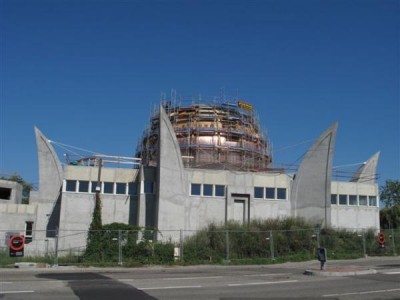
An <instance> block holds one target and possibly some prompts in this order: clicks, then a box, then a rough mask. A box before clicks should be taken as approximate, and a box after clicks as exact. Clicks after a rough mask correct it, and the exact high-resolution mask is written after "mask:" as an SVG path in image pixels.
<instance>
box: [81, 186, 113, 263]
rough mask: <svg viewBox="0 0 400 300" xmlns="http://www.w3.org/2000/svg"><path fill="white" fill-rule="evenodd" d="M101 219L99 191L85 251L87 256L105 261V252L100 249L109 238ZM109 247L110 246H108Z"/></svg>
mask: <svg viewBox="0 0 400 300" xmlns="http://www.w3.org/2000/svg"><path fill="white" fill-rule="evenodd" d="M102 230H103V226H102V220H101V199H100V195H99V193H96V195H95V207H94V210H93V215H92V222H91V223H90V227H89V232H88V236H87V247H86V251H85V257H86V258H87V259H90V260H93V259H98V260H100V261H103V260H104V259H105V256H104V252H103V251H99V249H104V248H102V247H103V246H104V243H105V242H106V241H108V240H107V238H108V237H107V236H105V234H104V232H103V231H102ZM107 249H108V248H107Z"/></svg>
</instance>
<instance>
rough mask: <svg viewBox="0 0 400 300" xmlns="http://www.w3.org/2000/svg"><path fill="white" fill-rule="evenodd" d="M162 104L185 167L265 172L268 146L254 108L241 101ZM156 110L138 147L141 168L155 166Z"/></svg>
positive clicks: (268, 158)
mask: <svg viewBox="0 0 400 300" xmlns="http://www.w3.org/2000/svg"><path fill="white" fill-rule="evenodd" d="M175 102H176V101H174V103H173V102H172V101H162V106H163V108H164V110H165V112H166V113H167V115H168V117H169V120H170V122H171V125H172V127H173V129H174V131H175V134H176V138H177V141H178V144H179V147H180V150H181V155H182V160H183V163H184V166H185V167H187V168H202V169H217V170H220V169H223V170H239V171H254V172H259V171H266V170H267V169H268V166H269V164H270V163H271V161H272V157H271V154H270V153H271V151H270V146H269V144H268V141H267V138H266V136H265V134H264V133H263V132H262V130H261V129H260V124H259V121H258V118H257V115H256V112H255V111H254V109H253V106H252V105H251V104H249V103H246V102H243V101H235V102H226V101H219V103H218V102H216V101H214V102H212V103H201V104H199V103H192V104H190V105H182V104H176V103H175ZM158 132H159V111H158V110H156V111H155V112H154V113H153V115H152V116H151V119H150V126H149V128H148V129H147V130H145V131H144V133H143V136H142V138H141V139H140V141H139V144H138V148H137V154H136V155H137V157H140V158H141V159H142V163H143V164H144V165H149V166H155V165H157V157H158Z"/></svg>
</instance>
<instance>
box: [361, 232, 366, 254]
mask: <svg viewBox="0 0 400 300" xmlns="http://www.w3.org/2000/svg"><path fill="white" fill-rule="evenodd" d="M362 243H363V252H364V257H367V246H366V242H365V232H363V233H362Z"/></svg>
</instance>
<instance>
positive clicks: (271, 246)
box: [269, 230, 275, 260]
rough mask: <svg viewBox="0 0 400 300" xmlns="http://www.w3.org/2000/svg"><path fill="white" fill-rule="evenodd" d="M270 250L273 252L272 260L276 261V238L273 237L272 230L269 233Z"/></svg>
mask: <svg viewBox="0 0 400 300" xmlns="http://www.w3.org/2000/svg"><path fill="white" fill-rule="evenodd" d="M269 248H270V250H271V259H272V260H275V253H274V236H273V235H272V230H270V231H269Z"/></svg>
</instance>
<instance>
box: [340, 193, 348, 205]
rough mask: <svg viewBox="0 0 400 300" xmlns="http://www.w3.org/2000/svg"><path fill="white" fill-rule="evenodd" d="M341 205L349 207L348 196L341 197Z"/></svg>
mask: <svg viewBox="0 0 400 300" xmlns="http://www.w3.org/2000/svg"><path fill="white" fill-rule="evenodd" d="M339 205H347V195H339Z"/></svg>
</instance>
